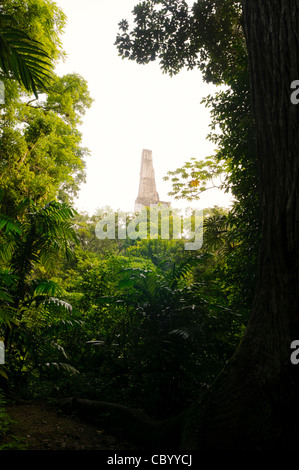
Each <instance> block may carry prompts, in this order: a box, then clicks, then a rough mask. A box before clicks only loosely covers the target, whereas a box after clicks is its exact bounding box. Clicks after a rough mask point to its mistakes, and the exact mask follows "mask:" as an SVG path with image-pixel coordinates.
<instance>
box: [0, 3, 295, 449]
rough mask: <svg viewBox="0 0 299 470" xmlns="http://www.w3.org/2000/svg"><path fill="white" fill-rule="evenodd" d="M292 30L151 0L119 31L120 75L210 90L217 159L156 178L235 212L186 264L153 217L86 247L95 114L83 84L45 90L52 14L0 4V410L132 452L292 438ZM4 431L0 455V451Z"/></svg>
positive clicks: (223, 6) (53, 39)
mask: <svg viewBox="0 0 299 470" xmlns="http://www.w3.org/2000/svg"><path fill="white" fill-rule="evenodd" d="M298 17H299V2H298V0H296V1H293V2H290V1H286V2H285V3H284V6H282V2H281V1H280V0H275V1H273V0H272V2H270V0H263V2H262V1H261V0H260V1H257V2H255V5H254V6H253V2H251V3H250V2H249V1H248V0H244V1H243V2H237V1H233V0H217V1H213V0H199V1H197V2H195V3H194V5H193V6H192V7H189V6H188V5H187V3H186V2H185V1H184V0H174V1H172V2H169V1H164V0H150V1H142V2H140V3H138V4H137V5H136V6H135V7H134V10H133V21H134V25H133V26H130V25H129V23H128V21H127V20H125V19H123V20H120V23H119V32H118V34H117V32H116V39H115V47H116V49H117V51H118V53H119V55H120V56H121V57H122V58H123V59H128V60H133V61H135V62H137V63H139V64H147V63H149V62H151V61H154V60H157V61H158V62H159V64H160V67H161V70H162V72H164V73H168V74H170V75H174V74H178V73H179V72H180V71H181V70H182V69H185V68H187V69H189V70H192V69H194V68H199V69H200V70H201V73H202V76H203V78H204V80H205V81H206V82H212V83H214V84H222V85H225V89H222V91H219V92H217V93H215V94H214V95H213V96H212V95H211V96H207V97H206V98H205V99H204V101H203V102H204V104H205V105H206V106H207V107H208V108H209V110H210V115H211V124H210V127H211V132H210V134H209V135H208V136H207V138H208V139H210V140H211V141H212V142H213V143H214V144H216V147H217V150H216V152H215V154H214V155H212V156H211V157H209V158H206V159H204V160H200V159H198V158H193V157H192V156H190V160H189V161H187V162H185V163H184V164H182V166H181V167H180V168H177V169H174V168H169V172H168V174H167V175H165V179H166V180H170V181H171V182H172V191H171V193H170V194H171V196H173V197H174V198H175V199H176V198H177V199H180V198H184V199H186V200H188V201H189V202H190V204H191V203H192V202H193V201H195V200H197V199H198V198H200V195H201V193H202V192H204V191H208V190H209V188H210V187H211V186H212V187H214V186H215V181H216V180H217V181H218V180H219V177H221V188H222V189H224V190H226V191H228V190H229V191H231V192H232V194H233V197H234V202H233V205H232V207H231V208H230V209H225V208H221V207H218V206H215V207H207V208H206V209H205V210H204V217H203V244H202V246H201V249H200V250H186V249H185V248H186V245H185V243H186V236H184V235H183V236H181V237H175V236H174V234H173V232H171V231H170V236H169V237H168V238H167V239H165V238H164V237H163V236H162V233H161V225H162V222H163V217H162V219H160V220H159V219H157V220H158V222H157V225H156V227H155V237H151V236H150V233H148V231H147V228H148V223H149V220H148V219H145V221H144V225H143V226H142V227H141V228H142V236H141V232H140V235H139V236H136V237H130V236H128V231H126V236H123V237H99V236H98V234H99V232H97V227H99V226H100V225H99V224H101V223H103V221H104V219H105V217H107V216H108V217H110V216H111V217H112V218H114V216H115V214H114V211H113V210H112V209H110V208H109V207H104V206H103V208H102V209H99V210H98V211H96V213H95V214H93V215H92V216H90V215H88V214H86V213H80V212H78V211H76V210H75V208H74V206H75V200H76V196H77V194H78V191H79V188H80V185H81V184H82V183H83V182H84V181H85V167H86V158H87V157H88V156H89V154H90V152H89V150H88V149H87V148H85V147H83V145H82V135H81V132H80V130H79V129H80V124H81V123H82V120H83V119H84V115H85V113H86V111H87V110H88V109H89V108H90V107H91V105H92V102H93V99H92V97H91V96H90V93H89V90H88V84H87V82H86V80H85V79H84V77H81V76H80V75H78V74H76V73H72V74H68V75H65V76H57V75H56V74H55V64H56V63H57V60H58V59H59V58H61V57H62V56H63V55H64V51H63V50H62V47H61V35H62V33H63V28H64V26H65V22H66V17H65V15H64V13H63V12H62V11H61V10H60V9H59V8H58V7H57V5H56V4H55V3H54V2H53V1H50V0H47V1H46V0H26V1H25V2H24V1H23V2H20V1H16V0H7V1H5V2H2V5H1V9H0V46H1V50H0V72H1V75H0V78H1V80H2V81H3V83H4V86H5V102H4V103H3V104H1V105H0V106H1V109H0V118H1V124H0V165H1V171H0V239H1V245H0V341H1V344H3V345H4V347H5V364H2V365H0V392H1V393H0V406H1V408H2V409H3V410H5V401H6V400H8V401H9V400H11V399H13V398H15V397H18V398H22V399H31V400H32V399H34V400H36V399H39V400H45V401H46V400H49V399H51V400H52V402H54V403H56V406H57V404H58V403H59V402H60V401H61V400H63V401H64V403H67V404H68V407H69V408H68V409H69V411H71V412H72V411H76V412H78V413H79V412H81V413H82V415H83V417H87V416H89V417H90V416H91V415H92V416H93V418H94V419H95V420H96V422H97V423H101V424H103V423H104V424H103V425H104V426H107V428H109V425H111V422H113V424H114V428H113V429H114V432H120V433H121V432H123V433H124V435H126V436H127V438H128V439H131V440H132V442H134V443H135V444H137V445H138V446H139V448H140V449H163V448H164V447H163V446H166V448H169V447H173V445H174V444H175V447H176V448H177V449H190V450H194V449H196V450H197V449H200V450H207V449H208V450H211V449H213V448H216V449H243V450H244V449H261V448H262V449H263V448H267V449H269V448H270V449H272V448H275V446H276V444H277V443H278V444H279V446H281V447H282V448H289V447H291V446H292V443H293V442H295V441H296V437H298V436H297V432H296V429H295V428H294V420H293V419H292V414H293V411H294V410H295V412H296V411H297V412H298V407H297V406H296V396H297V395H296V392H297V390H298V388H297V387H298V383H297V382H298V379H297V377H295V374H294V368H293V369H292V366H291V365H290V361H289V357H290V344H291V340H294V339H296V334H297V330H298V321H297V316H298V295H297V293H298V285H299V284H298V248H297V247H298V223H297V222H298V197H297V196H298V184H297V179H296V178H297V176H298V155H297V153H298V152H297V149H298V132H297V130H296V129H297V128H296V125H297V121H298V120H297V118H298V116H297V113H298V111H297V108H296V107H294V106H293V105H292V104H291V103H290V93H291V91H290V93H289V94H288V93H285V94H283V93H282V91H281V90H290V86H291V83H292V82H293V81H294V80H295V78H296V77H295V74H296V73H297V70H298V67H297V66H298V64H297V62H298V58H297V57H295V55H294V54H293V55H292V54H291V52H290V50H289V49H288V47H287V43H289V44H293V45H295V46H298V44H297V43H298V34H297V31H296V26H295V25H294V22H293V20H292V19H293V18H298ZM269 27H270V28H272V29H271V31H278V30H279V31H280V32H281V34H280V35H275V34H274V33H273V34H267V31H268V29H269ZM294 50H297V48H295V49H294ZM277 51H280V54H278V53H277V54H276V52H277ZM296 67H297V68H296ZM264 77H267V80H266V81H265V80H264ZM103 171H104V169H103ZM217 184H218V183H217ZM175 215H176V214H175V210H173V213H172V214H171V217H172V219H171V223H172V224H174V217H175ZM137 216H138V214H136V213H132V214H127V215H126V217H125V219H124V221H123V224H124V226H125V228H128V226H129V224H130V223H131V222H132V220H134V218H136V217H137ZM172 226H173V225H172ZM73 397H75V399H73ZM286 397H289V400H286ZM286 402H288V403H286ZM72 407H74V408H72ZM136 410H138V413H139V411H140V412H141V414H140V415H139V414H138V413H137V412H136ZM107 416H108V418H109V419H110V418H111V417H113V419H112V418H111V420H110V421H109V419H107ZM282 417H283V418H282ZM1 420H2V422H3V426H2V428H1ZM5 420H6V418H5V414H4V413H3V415H2V414H1V415H0V449H3V450H4V449H6V448H10V446H11V445H13V444H11V440H10V435H9V431H8V430H7V427H6V426H5V425H4V423H5V422H6V421H5ZM1 429H3V431H1ZM292 435H294V436H295V437H294V438H292V439H291V440H290V436H292ZM16 445H17V444H16Z"/></svg>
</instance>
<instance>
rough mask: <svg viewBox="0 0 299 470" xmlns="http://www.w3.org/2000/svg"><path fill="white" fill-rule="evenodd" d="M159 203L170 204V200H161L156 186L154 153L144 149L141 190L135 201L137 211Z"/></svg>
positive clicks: (140, 181)
mask: <svg viewBox="0 0 299 470" xmlns="http://www.w3.org/2000/svg"><path fill="white" fill-rule="evenodd" d="M157 204H166V205H168V206H169V205H170V203H169V202H163V201H160V200H159V194H158V192H157V188H156V179H155V170H154V165H153V154H152V151H151V150H146V149H143V150H142V155H141V167H140V180H139V191H138V197H137V199H136V201H135V212H140V211H141V210H142V208H143V207H150V205H157Z"/></svg>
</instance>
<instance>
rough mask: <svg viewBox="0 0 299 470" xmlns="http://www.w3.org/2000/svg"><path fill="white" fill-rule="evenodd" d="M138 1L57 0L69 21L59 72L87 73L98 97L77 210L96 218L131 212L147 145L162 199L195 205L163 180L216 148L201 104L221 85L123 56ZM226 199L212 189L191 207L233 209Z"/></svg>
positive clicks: (88, 121)
mask: <svg viewBox="0 0 299 470" xmlns="http://www.w3.org/2000/svg"><path fill="white" fill-rule="evenodd" d="M137 3H138V1H137V0H108V1H103V0H85V1H84V2H82V0H56V4H57V5H58V6H59V7H61V8H62V10H63V11H64V12H65V14H66V16H67V18H68V21H67V27H66V29H65V34H64V35H63V37H62V42H63V47H64V50H65V51H66V53H67V60H66V61H65V62H64V63H63V64H60V65H59V66H58V67H57V69H56V72H57V73H58V74H59V75H63V74H66V73H72V72H76V73H78V74H80V75H81V76H83V77H84V78H85V79H86V80H87V82H88V87H89V90H90V94H91V96H92V98H93V99H94V100H95V101H94V103H93V105H92V108H90V109H89V110H88V111H87V113H86V115H85V116H84V123H83V125H82V127H81V129H80V130H81V132H82V134H83V145H84V146H86V147H88V148H89V149H90V152H91V156H90V157H89V158H88V159H87V181H86V184H85V185H82V189H81V191H80V195H79V198H78V200H77V202H76V206H77V209H79V210H80V211H86V212H88V213H90V214H91V215H92V214H93V213H94V212H95V211H96V209H97V208H101V207H104V206H106V205H107V206H110V207H112V208H113V209H115V210H117V209H121V210H123V211H127V212H129V211H133V210H134V203H135V199H136V197H137V193H138V187H139V171H140V160H141V153H142V149H144V148H145V149H149V150H152V152H153V162H154V168H155V174H156V184H157V190H158V193H159V196H160V199H161V200H164V201H169V200H172V206H173V207H176V208H184V207H186V206H190V203H188V202H186V201H184V202H183V201H175V200H173V199H171V198H170V197H169V196H168V195H167V193H168V191H170V190H171V185H170V183H169V182H165V181H163V177H164V176H166V174H167V172H168V171H170V170H175V169H176V168H179V167H181V166H182V165H183V164H184V163H185V162H186V161H189V160H190V158H191V157H196V158H204V157H205V156H208V155H211V154H213V153H214V146H213V145H212V144H211V143H210V142H209V141H207V140H206V136H207V134H208V132H209V131H210V129H209V122H210V116H209V111H208V110H207V109H206V108H205V107H204V105H202V104H200V101H201V99H202V98H203V97H205V96H207V95H208V94H210V93H213V92H214V91H215V90H216V88H215V87H214V86H211V85H207V84H205V83H203V81H202V79H201V74H200V72H199V71H197V70H194V71H186V72H185V71H184V72H181V73H180V74H179V75H178V76H176V77H169V76H168V75H164V74H162V72H161V70H160V68H159V65H158V63H152V64H150V65H145V66H141V65H138V64H136V63H135V62H132V61H127V60H122V59H121V58H120V57H119V56H118V53H117V49H116V47H115V46H114V42H115V38H116V35H117V32H118V22H119V21H120V20H121V19H123V18H126V19H130V13H131V11H132V9H133V7H134V6H135V5H136V4H137ZM192 3H193V2H192V1H191V4H192ZM229 200H230V198H229V196H228V195H227V194H223V193H221V192H219V191H217V190H212V191H208V192H207V193H206V194H205V195H204V197H202V198H201V200H200V201H199V202H198V203H192V207H196V208H197V207H199V208H202V207H211V206H214V205H219V206H228V204H229Z"/></svg>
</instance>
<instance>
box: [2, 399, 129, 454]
mask: <svg viewBox="0 0 299 470" xmlns="http://www.w3.org/2000/svg"><path fill="white" fill-rule="evenodd" d="M5 409H6V413H7V414H8V415H9V418H10V419H11V420H12V422H11V423H10V432H9V433H8V435H7V437H6V439H5V440H6V445H7V448H9V449H10V450H14V449H15V450H47V451H49V450H50V451H51V450H84V451H86V450H93V451H94V450H130V449H134V448H133V447H132V446H131V445H129V444H128V443H126V442H123V441H120V440H119V439H117V438H116V437H114V436H111V435H110V434H109V433H106V432H105V430H104V429H101V428H100V427H98V426H94V425H92V424H89V423H86V422H83V421H81V420H80V419H79V418H77V417H75V416H71V417H69V416H65V415H63V414H61V413H59V412H58V411H57V410H56V408H54V407H53V406H51V405H49V404H47V403H44V402H30V401H24V402H15V403H9V404H7V406H6V407H5Z"/></svg>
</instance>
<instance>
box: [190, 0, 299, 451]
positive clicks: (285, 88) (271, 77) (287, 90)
mask: <svg viewBox="0 0 299 470" xmlns="http://www.w3.org/2000/svg"><path fill="white" fill-rule="evenodd" d="M242 3H243V19H244V30H245V36H246V41H247V48H248V55H249V71H250V79H251V92H252V110H253V114H254V119H255V126H256V142H257V154H258V166H259V182H260V189H259V190H260V199H261V207H262V219H263V234H262V242H261V250H260V259H259V268H258V283H257V288H256V293H255V299H254V303H253V308H252V314H251V319H250V322H249V324H248V327H247V331H246V334H245V337H244V339H243V341H242V343H241V345H240V347H239V349H238V350H237V352H236V354H235V355H234V357H233V358H232V359H231V361H230V362H229V363H228V364H227V366H226V367H225V368H224V370H223V371H222V373H221V374H220V375H219V377H218V378H217V380H216V381H215V383H214V384H213V385H212V387H211V388H210V390H209V392H208V393H207V395H206V396H205V397H204V399H203V400H201V401H200V402H198V403H196V404H194V406H193V408H192V409H191V411H190V415H189V419H188V420H187V424H186V426H185V429H184V434H183V440H182V448H184V449H187V448H188V449H189V450H191V449H211V448H219V449H221V448H224V449H240V448H241V449H246V448H249V449H258V448H267V449H271V448H273V447H276V446H280V447H281V448H288V447H290V448H292V447H294V443H295V442H296V439H299V431H298V429H297V427H296V422H298V423H299V412H298V408H299V407H298V404H297V403H298V396H299V395H298V393H299V385H298V382H299V365H298V366H296V365H293V364H292V363H291V361H290V355H291V352H292V351H291V349H290V345H291V342H292V341H293V340H294V339H299V324H298V320H299V302H298V299H299V275H298V269H299V197H298V196H299V194H298V193H299V105H298V106H296V105H293V104H292V103H291V100H290V96H291V92H292V90H291V83H292V82H293V81H294V80H298V79H299V0H243V2H242Z"/></svg>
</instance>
